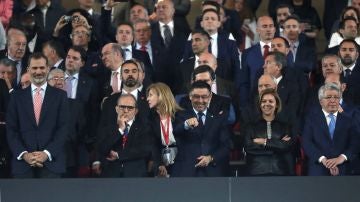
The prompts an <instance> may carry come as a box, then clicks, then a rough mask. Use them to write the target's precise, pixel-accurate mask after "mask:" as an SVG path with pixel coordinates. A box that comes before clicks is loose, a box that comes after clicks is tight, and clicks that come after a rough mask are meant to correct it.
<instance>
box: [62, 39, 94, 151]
mask: <svg viewBox="0 0 360 202" xmlns="http://www.w3.org/2000/svg"><path fill="white" fill-rule="evenodd" d="M85 61H86V51H85V50H84V49H83V48H81V47H78V46H73V47H71V48H70V49H69V51H68V53H67V56H66V60H65V69H66V71H65V86H66V92H67V95H68V98H70V99H75V100H78V101H80V102H81V103H83V104H84V110H85V117H86V126H87V127H86V131H85V134H86V137H85V139H86V145H87V146H88V147H89V150H91V145H92V144H93V143H95V136H96V128H97V123H98V119H99V116H98V115H99V113H100V107H99V106H100V100H99V97H98V86H97V83H96V81H95V80H94V79H92V78H91V77H89V76H88V75H87V74H86V73H84V72H82V71H80V69H81V68H83V67H84V64H85Z"/></svg>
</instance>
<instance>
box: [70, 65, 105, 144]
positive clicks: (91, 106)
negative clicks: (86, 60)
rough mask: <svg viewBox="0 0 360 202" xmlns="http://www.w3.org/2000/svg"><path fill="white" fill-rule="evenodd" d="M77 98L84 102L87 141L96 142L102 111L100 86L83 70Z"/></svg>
mask: <svg viewBox="0 0 360 202" xmlns="http://www.w3.org/2000/svg"><path fill="white" fill-rule="evenodd" d="M75 99H76V100H78V101H80V102H82V103H83V104H84V109H85V116H86V124H87V127H86V128H87V131H86V134H87V135H86V139H87V140H86V141H87V143H89V144H90V143H94V142H95V137H96V128H97V123H98V120H99V113H100V108H99V106H100V101H99V96H98V86H97V83H96V81H95V80H93V79H92V78H90V77H89V76H88V75H86V74H85V73H82V72H80V73H79V80H78V85H77V91H76V97H75Z"/></svg>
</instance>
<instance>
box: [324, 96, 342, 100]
mask: <svg viewBox="0 0 360 202" xmlns="http://www.w3.org/2000/svg"><path fill="white" fill-rule="evenodd" d="M324 99H327V100H331V99H334V100H339V99H340V97H339V96H326V97H324Z"/></svg>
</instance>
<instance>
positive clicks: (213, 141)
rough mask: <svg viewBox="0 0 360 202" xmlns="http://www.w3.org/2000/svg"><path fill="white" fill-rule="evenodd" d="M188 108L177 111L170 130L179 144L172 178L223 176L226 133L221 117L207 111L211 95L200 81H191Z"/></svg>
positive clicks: (224, 172) (226, 154)
mask: <svg viewBox="0 0 360 202" xmlns="http://www.w3.org/2000/svg"><path fill="white" fill-rule="evenodd" d="M189 97H190V101H191V104H192V109H188V110H185V111H183V112H180V113H179V115H178V116H177V117H176V122H177V124H176V126H175V127H174V135H175V138H176V139H177V140H178V141H179V144H178V149H179V152H178V156H177V158H176V161H175V164H174V167H173V176H174V177H220V176H226V172H227V167H228V165H229V151H230V145H231V140H230V131H229V130H228V127H227V121H226V120H227V116H226V115H225V114H212V113H211V111H209V110H208V106H209V101H210V100H211V97H212V93H211V87H210V85H209V84H207V83H206V82H204V81H195V82H194V83H193V84H192V85H191V88H190V93H189Z"/></svg>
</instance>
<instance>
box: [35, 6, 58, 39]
mask: <svg viewBox="0 0 360 202" xmlns="http://www.w3.org/2000/svg"><path fill="white" fill-rule="evenodd" d="M29 13H31V14H34V15H35V21H36V24H37V25H38V26H40V28H41V31H42V35H41V36H40V37H41V38H43V39H45V40H44V41H47V40H49V39H51V36H52V33H53V31H54V28H55V25H56V23H57V22H58V20H59V19H60V17H61V16H62V15H64V14H65V9H64V8H63V7H62V6H61V5H60V4H59V3H58V2H55V1H52V0H41V1H36V6H35V8H34V9H32V10H30V11H29Z"/></svg>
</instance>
